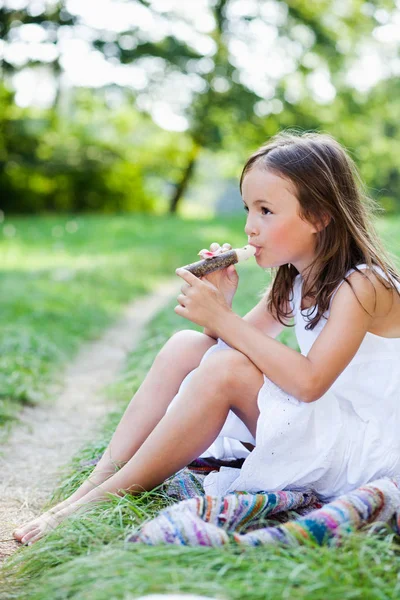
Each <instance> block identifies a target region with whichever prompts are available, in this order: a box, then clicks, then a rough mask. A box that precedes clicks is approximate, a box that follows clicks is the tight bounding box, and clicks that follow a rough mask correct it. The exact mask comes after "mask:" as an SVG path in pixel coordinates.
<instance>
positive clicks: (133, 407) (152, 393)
mask: <svg viewBox="0 0 400 600" xmlns="http://www.w3.org/2000/svg"><path fill="white" fill-rule="evenodd" d="M215 343H216V341H215V340H214V339H213V338H211V337H209V336H207V335H204V334H203V333H199V332H198V331H190V330H185V331H180V332H178V333H176V334H175V335H173V336H172V337H171V338H170V339H169V340H168V341H167V343H166V344H165V345H164V347H163V348H162V349H161V350H160V352H159V354H158V355H157V357H156V358H155V360H154V362H153V365H152V367H151V368H150V370H149V372H148V374H147V376H146V378H145V379H144V381H143V383H142V385H141V386H140V388H139V389H138V391H137V392H136V394H135V395H134V397H133V398H132V400H131V401H130V403H129V405H128V407H127V409H126V411H125V413H124V415H123V417H122V419H121V421H120V423H119V425H118V426H117V429H116V430H115V433H114V435H113V437H112V439H111V442H110V444H109V445H108V447H107V449H106V450H105V452H104V454H103V456H102V458H101V459H100V461H99V462H98V464H97V465H96V467H95V468H94V470H93V471H92V473H91V474H90V476H89V478H88V479H87V480H86V481H84V482H83V484H82V485H81V486H80V487H79V488H78V489H77V490H76V491H75V492H74V493H73V494H72V495H71V496H70V497H69V498H67V500H64V501H63V502H60V503H59V504H57V505H56V506H54V507H53V508H51V509H50V510H49V511H48V512H47V513H45V514H44V515H42V516H41V517H39V519H34V520H33V521H30V522H29V523H27V524H26V525H24V526H23V527H20V528H18V529H16V530H15V531H14V537H15V538H16V539H17V540H19V541H23V538H24V536H26V534H27V533H28V532H29V531H30V530H31V529H34V528H35V527H36V522H37V521H38V520H40V519H42V518H43V517H45V516H47V517H48V518H49V519H52V517H53V516H54V515H55V514H56V513H57V512H59V511H60V510H61V509H63V508H65V507H66V506H67V505H69V504H71V503H73V502H76V501H77V500H79V499H80V498H82V497H83V496H85V495H86V494H87V493H88V492H90V491H91V490H93V489H94V488H95V487H96V486H98V485H99V484H101V483H103V482H104V481H105V480H106V479H108V477H110V476H111V475H113V474H114V473H115V472H116V470H117V469H118V468H119V467H120V466H121V465H123V464H124V463H126V462H127V461H129V459H130V458H131V457H132V456H133V455H134V453H135V452H136V451H137V450H138V448H140V446H141V445H142V443H143V442H144V440H145V439H146V438H147V436H148V435H149V434H150V433H151V431H152V430H153V429H154V427H155V426H156V425H157V423H158V422H159V421H160V420H161V419H162V417H163V416H164V414H165V412H166V410H167V408H168V406H169V404H170V402H171V401H172V399H173V398H174V396H175V395H176V394H177V392H178V390H179V386H180V384H181V383H182V381H183V379H184V378H185V377H186V375H187V374H188V373H190V371H192V370H193V369H195V368H196V367H197V366H198V365H199V363H200V361H201V359H202V357H203V355H204V354H205V352H206V351H207V350H208V349H209V348H210V347H211V346H213V345H214V344H215Z"/></svg>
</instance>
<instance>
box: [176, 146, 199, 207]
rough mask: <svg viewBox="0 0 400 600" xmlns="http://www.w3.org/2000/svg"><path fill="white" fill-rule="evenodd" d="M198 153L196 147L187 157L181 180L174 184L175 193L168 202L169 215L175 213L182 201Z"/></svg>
mask: <svg viewBox="0 0 400 600" xmlns="http://www.w3.org/2000/svg"><path fill="white" fill-rule="evenodd" d="M199 152H200V148H199V147H198V146H196V147H195V148H194V149H193V151H192V152H191V153H190V155H189V160H188V163H187V165H186V167H185V170H184V171H183V175H182V178H181V180H180V181H179V182H178V183H177V184H176V187H175V191H174V193H173V196H172V198H171V200H170V204H169V212H170V213H171V214H174V213H176V211H177V208H178V204H179V201H180V200H181V199H182V197H183V195H184V193H185V192H186V190H187V188H188V186H189V183H190V180H191V178H192V175H193V173H194V168H195V166H196V162H197V157H198V155H199Z"/></svg>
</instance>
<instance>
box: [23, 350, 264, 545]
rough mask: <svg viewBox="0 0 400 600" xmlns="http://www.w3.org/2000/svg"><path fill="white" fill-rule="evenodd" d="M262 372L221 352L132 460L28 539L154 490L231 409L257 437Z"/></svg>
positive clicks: (200, 448)
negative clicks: (88, 508)
mask: <svg viewBox="0 0 400 600" xmlns="http://www.w3.org/2000/svg"><path fill="white" fill-rule="evenodd" d="M262 385H263V376H262V373H261V372H260V371H259V370H258V369H257V367H256V366H255V365H254V364H253V363H252V362H251V361H250V360H249V359H248V358H247V357H246V356H244V355H243V354H241V353H240V352H237V351H236V350H226V351H224V352H221V353H218V354H216V355H214V356H212V357H210V358H209V359H207V360H206V361H204V363H202V364H201V365H200V367H199V369H198V370H197V371H196V373H195V374H194V376H193V378H192V380H191V381H190V382H189V383H188V386H187V387H186V389H185V390H184V391H183V392H182V395H181V396H180V397H179V399H178V401H177V403H176V404H175V405H174V406H173V407H172V408H171V410H170V411H169V412H168V413H167V414H165V416H164V417H163V418H162V419H161V420H160V422H159V423H158V425H157V426H156V427H155V428H154V430H153V431H152V433H151V434H150V435H149V436H148V438H147V439H146V440H145V441H144V443H143V444H142V445H141V446H140V448H139V449H138V451H137V452H136V453H135V454H134V455H133V456H132V458H131V459H130V460H129V461H128V462H127V463H126V464H125V465H124V466H123V467H122V468H121V469H120V470H119V471H118V472H117V473H115V474H114V475H112V476H111V477H110V478H109V479H107V480H106V481H105V482H104V483H102V484H101V485H99V486H98V487H96V488H95V489H93V490H91V491H90V492H88V493H87V494H86V495H85V496H84V497H82V498H80V499H79V500H77V501H76V502H74V503H73V504H70V505H68V506H66V507H65V508H63V509H62V510H60V511H59V512H58V513H57V514H56V515H55V516H54V518H53V520H52V521H51V522H46V521H44V520H43V521H42V522H41V523H39V525H38V526H37V528H36V529H35V530H32V531H30V532H29V533H28V534H27V535H26V536H25V541H29V542H30V543H32V542H34V541H36V540H37V539H39V538H40V537H42V535H43V534H44V533H45V532H46V531H47V530H49V529H53V528H54V527H55V526H57V524H58V523H59V522H61V521H62V520H63V519H64V518H65V517H67V516H68V515H70V514H71V513H73V512H75V511H76V510H78V509H79V508H80V507H82V506H84V505H87V504H88V503H90V502H95V501H99V500H105V499H107V497H109V494H123V493H124V492H125V491H129V492H131V493H133V494H138V493H140V492H142V491H143V490H151V489H152V488H154V487H155V486H157V485H159V484H160V483H162V482H163V481H164V480H165V479H166V478H167V477H169V476H171V475H172V474H174V473H176V472H177V471H178V470H179V469H181V468H183V467H184V466H186V465H187V464H188V463H189V462H191V461H192V460H193V459H194V458H196V457H197V456H199V454H201V453H202V452H204V450H206V449H207V448H208V447H209V446H210V444H211V443H212V442H213V441H214V440H215V438H216V437H217V435H218V433H219V431H220V430H221V428H222V426H223V424H224V422H225V420H226V417H227V415H228V412H229V410H233V411H234V412H235V413H236V414H237V415H238V416H239V417H240V418H241V419H242V421H243V422H244V423H245V425H246V426H247V427H248V429H249V430H250V431H251V433H252V434H253V436H255V433H256V425H257V419H258V416H259V410H258V406H257V396H258V392H259V390H260V388H261V386H262Z"/></svg>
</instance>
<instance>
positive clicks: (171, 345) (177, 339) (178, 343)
mask: <svg viewBox="0 0 400 600" xmlns="http://www.w3.org/2000/svg"><path fill="white" fill-rule="evenodd" d="M214 344H216V340H213V339H212V338H210V337H209V336H208V335H205V334H204V333H201V332H200V331H193V330H192V329H183V330H181V331H177V332H176V333H174V334H173V335H172V336H171V337H170V338H169V340H168V341H167V342H166V344H164V346H163V348H162V349H161V350H160V352H159V354H158V358H161V359H162V358H167V359H168V360H169V361H170V360H171V358H174V357H176V359H179V358H180V357H187V358H189V357H190V356H191V355H194V356H195V358H196V360H197V359H199V361H200V359H201V357H202V355H203V354H205V352H207V350H208V349H209V348H211V346H213V345H214ZM196 366H197V365H196Z"/></svg>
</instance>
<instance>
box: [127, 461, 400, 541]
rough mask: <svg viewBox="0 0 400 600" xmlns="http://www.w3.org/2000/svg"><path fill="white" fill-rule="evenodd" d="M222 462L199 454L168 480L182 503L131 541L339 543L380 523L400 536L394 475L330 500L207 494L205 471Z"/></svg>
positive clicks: (308, 495)
mask: <svg viewBox="0 0 400 600" xmlns="http://www.w3.org/2000/svg"><path fill="white" fill-rule="evenodd" d="M222 464H223V463H222V461H215V460H214V459H202V460H200V459H198V460H197V461H194V462H193V463H191V465H189V467H187V468H185V469H183V470H182V471H180V472H179V473H177V474H176V475H175V476H174V477H172V478H171V479H169V480H167V482H166V483H165V484H164V491H165V493H166V494H167V495H168V496H170V497H171V498H173V499H174V500H178V502H177V503H175V504H173V505H171V506H169V507H168V508H165V509H164V510H162V511H161V512H160V513H159V515H158V516H157V517H156V518H154V519H152V520H151V521H149V522H147V523H145V524H143V525H142V526H141V527H140V528H139V529H137V530H135V531H134V532H133V533H132V534H131V535H130V536H129V538H128V541H130V542H141V543H145V544H149V545H155V544H175V545H181V546H222V545H224V544H228V543H234V544H241V545H247V546H261V545H263V544H282V543H283V544H293V543H301V542H304V541H306V540H309V541H313V542H314V543H316V544H319V545H322V544H335V543H338V541H340V539H341V537H342V536H343V535H346V534H348V533H350V532H351V531H354V530H357V529H361V528H362V527H364V526H366V525H369V524H371V523H378V522H381V523H386V524H387V525H389V526H390V527H392V528H393V530H394V531H395V532H396V533H397V534H399V535H400V490H399V488H398V487H397V485H396V484H395V482H394V481H393V480H391V479H389V478H385V479H379V480H377V481H374V482H371V483H368V484H367V485H364V486H362V487H359V488H357V489H355V490H354V491H352V492H350V493H347V494H345V495H343V496H340V497H339V498H337V499H336V500H334V501H333V502H330V503H327V504H324V505H323V504H322V503H321V502H320V501H319V500H318V498H317V497H316V496H315V494H313V492H312V491H310V492H299V491H287V490H285V491H279V492H260V493H257V494H251V493H247V492H238V493H230V494H228V495H226V496H205V495H204V490H203V487H202V481H203V479H204V477H205V475H206V474H207V473H208V472H209V471H210V470H212V469H218V468H219V466H221V465H222ZM224 464H225V465H226V464H227V463H224ZM231 466H235V467H237V464H235V465H233V464H231Z"/></svg>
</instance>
